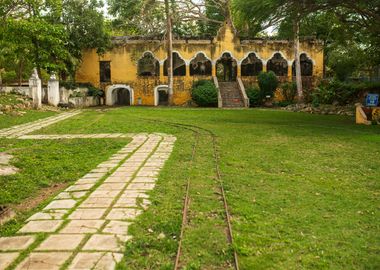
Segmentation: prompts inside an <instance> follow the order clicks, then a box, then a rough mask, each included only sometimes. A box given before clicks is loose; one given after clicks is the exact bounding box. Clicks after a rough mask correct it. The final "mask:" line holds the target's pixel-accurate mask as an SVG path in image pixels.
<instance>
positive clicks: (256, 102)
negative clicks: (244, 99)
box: [246, 87, 263, 107]
mask: <svg viewBox="0 0 380 270" xmlns="http://www.w3.org/2000/svg"><path fill="white" fill-rule="evenodd" d="M246 93H247V96H248V98H249V105H250V106H251V107H254V106H260V105H261V104H262V100H263V98H262V96H261V93H260V89H259V88H258V87H250V88H248V89H247V90H246Z"/></svg>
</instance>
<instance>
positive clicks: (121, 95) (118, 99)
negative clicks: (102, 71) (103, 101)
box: [112, 88, 131, 106]
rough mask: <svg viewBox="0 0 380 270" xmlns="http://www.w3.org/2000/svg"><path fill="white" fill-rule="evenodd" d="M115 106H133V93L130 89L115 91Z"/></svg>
mask: <svg viewBox="0 0 380 270" xmlns="http://www.w3.org/2000/svg"><path fill="white" fill-rule="evenodd" d="M113 91H114V92H113V93H112V94H113V95H114V100H115V105H119V106H129V105H131V93H130V92H129V90H128V89H125V88H118V89H115V90H113Z"/></svg>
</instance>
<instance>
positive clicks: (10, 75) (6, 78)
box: [0, 70, 17, 83]
mask: <svg viewBox="0 0 380 270" xmlns="http://www.w3.org/2000/svg"><path fill="white" fill-rule="evenodd" d="M0 75H1V79H2V82H3V83H11V82H14V81H15V80H16V78H17V74H16V72H15V71H13V70H11V71H6V72H2V73H1V74H0Z"/></svg>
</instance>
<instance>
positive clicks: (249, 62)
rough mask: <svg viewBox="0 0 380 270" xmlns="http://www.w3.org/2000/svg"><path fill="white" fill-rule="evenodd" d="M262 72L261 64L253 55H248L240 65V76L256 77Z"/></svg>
mask: <svg viewBox="0 0 380 270" xmlns="http://www.w3.org/2000/svg"><path fill="white" fill-rule="evenodd" d="M261 71H263V62H262V61H261V60H260V59H259V58H258V57H257V56H256V54H255V53H250V54H249V55H248V56H247V57H246V58H245V59H244V60H243V62H242V63H241V76H258V75H259V73H260V72H261Z"/></svg>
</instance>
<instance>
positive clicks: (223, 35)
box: [76, 23, 323, 107]
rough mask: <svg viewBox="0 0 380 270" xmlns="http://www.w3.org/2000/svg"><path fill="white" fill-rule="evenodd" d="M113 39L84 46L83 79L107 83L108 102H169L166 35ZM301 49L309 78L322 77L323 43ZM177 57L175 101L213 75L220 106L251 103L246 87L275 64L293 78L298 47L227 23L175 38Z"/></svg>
mask: <svg viewBox="0 0 380 270" xmlns="http://www.w3.org/2000/svg"><path fill="white" fill-rule="evenodd" d="M113 43H114V47H113V49H112V50H110V51H108V52H107V53H105V54H104V55H98V54H97V53H96V51H95V50H91V51H86V52H84V56H83V61H82V64H81V66H80V68H79V69H78V72H77V78H76V80H77V82H90V83H92V84H93V85H95V86H97V87H100V88H102V89H104V90H105V95H106V104H107V105H114V104H118V105H123V104H124V105H152V106H157V105H165V104H167V82H168V77H167V68H166V66H167V63H166V62H167V61H166V58H167V51H166V44H165V41H163V40H144V39H134V38H133V37H115V38H114V39H113ZM300 55H301V70H302V75H303V80H304V81H305V82H306V81H309V82H310V81H315V80H316V79H318V78H321V77H322V73H323V44H322V43H321V42H320V41H316V40H304V41H301V44H300ZM173 62H174V67H173V69H174V76H175V77H174V87H173V103H174V104H175V105H186V104H188V102H189V101H190V99H191V88H192V85H193V83H194V82H195V81H197V80H199V79H210V80H211V79H213V81H214V83H215V84H216V85H217V86H218V89H219V106H220V107H221V106H223V107H225V106H227V107H228V106H232V107H236V106H247V105H248V103H247V97H246V94H245V88H246V87H248V86H250V85H252V84H254V83H255V82H256V79H257V75H258V73H259V72H261V71H269V70H272V71H274V72H275V73H276V75H277V76H278V77H279V78H280V80H281V81H289V80H292V75H293V74H292V73H293V72H294V49H293V43H292V42H290V41H287V40H269V39H255V40H240V39H239V38H238V37H237V35H236V34H235V31H234V30H233V27H231V25H230V24H228V23H226V24H225V25H224V26H223V27H221V29H220V30H219V32H218V34H217V36H216V37H215V38H214V39H212V40H190V39H187V40H174V41H173ZM292 67H293V68H292ZM292 70H293V71H292Z"/></svg>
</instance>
